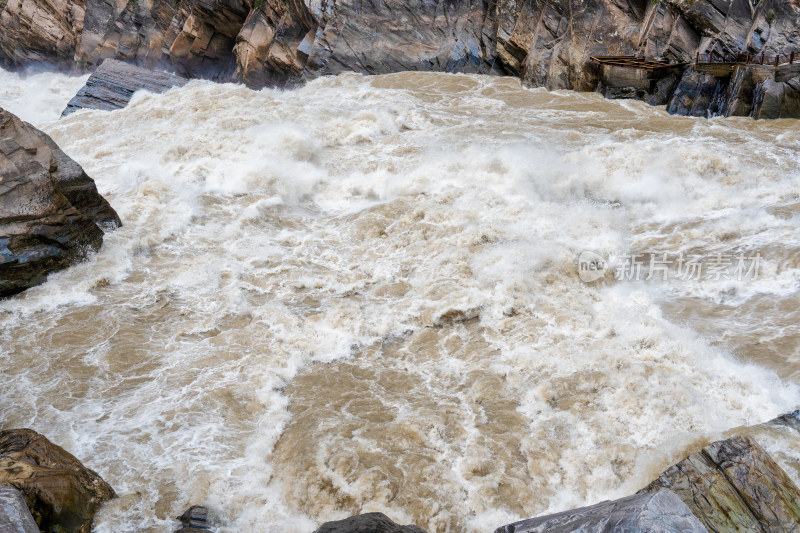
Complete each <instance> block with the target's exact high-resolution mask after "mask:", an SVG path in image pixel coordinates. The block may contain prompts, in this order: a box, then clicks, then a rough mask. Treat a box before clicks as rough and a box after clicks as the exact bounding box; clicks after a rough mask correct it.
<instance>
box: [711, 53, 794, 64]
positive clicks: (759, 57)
mask: <svg viewBox="0 0 800 533" xmlns="http://www.w3.org/2000/svg"><path fill="white" fill-rule="evenodd" d="M795 59H796V60H798V62H800V54H796V53H795V52H792V53H790V54H777V55H774V56H768V55H765V54H764V53H763V52H762V53H761V54H721V53H719V52H711V53H709V54H700V53H698V54H697V57H696V59H695V64H696V65H701V64H707V65H713V64H720V63H728V64H733V63H735V64H744V65H770V66H774V67H777V66H778V65H785V64H788V65H791V64H793V63H794V61H795Z"/></svg>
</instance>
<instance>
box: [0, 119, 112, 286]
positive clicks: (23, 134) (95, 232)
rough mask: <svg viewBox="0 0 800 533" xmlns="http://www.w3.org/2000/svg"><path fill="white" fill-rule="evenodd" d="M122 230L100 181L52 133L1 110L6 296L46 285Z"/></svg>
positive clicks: (1, 244) (1, 261)
mask: <svg viewBox="0 0 800 533" xmlns="http://www.w3.org/2000/svg"><path fill="white" fill-rule="evenodd" d="M119 225H121V222H120V219H119V217H118V216H117V213H116V212H115V211H114V210H113V209H112V208H111V206H110V205H109V204H108V202H107V201H106V200H105V199H104V198H103V197H102V196H100V194H99V193H98V192H97V187H96V186H95V184H94V181H93V180H92V179H91V178H90V177H89V176H87V175H86V173H85V172H84V171H83V168H81V166H80V165H78V164H77V163H76V162H75V161H73V160H72V159H70V158H69V157H68V156H67V155H66V154H65V153H64V152H63V151H62V150H61V149H60V148H59V147H58V146H57V145H56V143H55V142H53V140H52V139H51V138H50V137H48V136H47V135H46V134H45V133H43V132H41V131H39V130H37V129H36V128H34V127H33V126H31V125H30V124H28V123H26V122H23V121H21V120H19V119H18V118H17V117H16V116H14V115H12V114H11V113H9V112H8V111H5V110H3V109H2V108H0V297H3V296H10V295H12V294H15V293H18V292H20V291H23V290H25V289H27V288H29V287H32V286H34V285H38V284H40V283H43V282H44V280H45V279H46V277H47V275H48V274H49V273H51V272H55V271H57V270H61V269H63V268H65V267H67V266H69V265H70V264H72V263H74V262H76V261H79V260H81V259H83V258H84V257H85V256H86V255H87V254H88V253H89V252H91V251H95V250H97V249H99V248H100V246H101V244H102V242H103V229H101V228H104V229H113V228H114V227H117V226H119Z"/></svg>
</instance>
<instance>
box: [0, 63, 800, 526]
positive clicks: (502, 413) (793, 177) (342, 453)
mask: <svg viewBox="0 0 800 533" xmlns="http://www.w3.org/2000/svg"><path fill="white" fill-rule="evenodd" d="M0 75H2V76H4V78H3V79H4V80H7V81H6V83H5V84H4V86H5V87H6V88H5V89H3V90H4V91H5V93H3V94H11V93H12V92H14V91H17V92H19V91H22V90H23V88H24V90H26V91H28V92H33V91H34V90H42V87H44V90H45V91H47V90H50V89H49V88H50V87H61V86H62V85H61V84H60V83H61V82H63V86H64V87H66V86H67V85H69V84H70V83H72V82H73V81H74V80H71V79H69V78H66V77H63V76H62V77H58V76H55V75H47V76H48V77H46V78H42V80H44V81H42V82H41V84H39V85H37V84H33V85H26V84H29V83H30V80H31V79H32V78H28V79H22V78H18V77H14V75H11V74H8V73H2V72H0ZM12 87H13V88H12ZM37 88H38V89H37ZM64 99H67V95H64ZM54 100H55V99H54ZM62 100H63V99H62ZM2 102H3V99H2V98H0V105H3V104H2ZM65 103H66V102H65V101H60V102H55V101H53V103H52V105H50V104H48V106H49V108H48V109H45V107H48V106H44V105H43V106H42V107H41V109H39V110H38V111H36V113H38V114H39V115H38V116H41V117H50V116H53V113H55V109H56V108H60V107H62V106H63V105H64V104H65ZM56 104H57V105H56ZM59 111H60V110H59ZM632 118H636V119H637V120H639V121H640V122H639V123H638V124H639V125H638V126H637V125H636V123H634V126H631V119H632ZM42 120H44V119H42ZM48 120H49V119H48ZM42 124H44V125H43V127H44V128H45V131H46V132H47V133H49V134H50V135H51V136H53V138H54V139H55V140H56V142H58V143H59V145H60V146H62V148H63V149H64V150H65V151H66V152H67V153H68V154H70V155H71V156H72V157H73V158H75V159H76V160H77V161H78V162H79V163H81V164H82V165H83V166H84V167H85V169H86V170H87V172H88V173H89V175H90V176H92V177H93V178H94V179H95V180H96V182H97V185H98V189H99V190H100V191H101V193H102V194H104V195H105V196H106V198H107V199H108V200H109V201H110V202H111V204H112V205H113V206H114V207H115V208H116V209H117V211H118V213H119V214H120V216H121V218H122V220H123V222H124V226H123V227H122V228H120V229H119V230H117V231H116V232H114V233H110V234H108V235H106V237H105V243H104V245H103V248H102V249H101V250H100V251H99V252H98V253H97V254H95V255H93V256H92V257H91V258H90V260H89V261H87V262H85V263H82V264H80V265H76V266H74V267H72V268H70V269H68V270H65V271H62V272H60V273H57V274H53V275H51V276H50V278H49V279H48V282H47V283H46V284H44V285H42V286H40V287H36V288H34V289H31V290H29V291H27V292H26V293H24V294H23V295H20V296H18V297H15V298H13V299H10V300H7V301H4V302H2V304H0V328H1V329H0V331H2V333H1V334H0V335H1V336H0V338H2V341H1V342H2V357H0V365H2V367H3V374H2V377H0V380H2V388H0V390H2V392H0V404H1V405H2V406H3V408H2V418H0V423H1V424H2V426H3V427H11V426H28V427H32V428H34V429H37V430H38V431H41V432H44V433H45V434H46V435H47V436H48V437H50V438H51V439H52V440H54V441H55V442H58V443H59V444H61V445H63V446H64V447H66V448H67V449H69V450H70V451H72V452H73V453H74V454H75V455H76V456H78V457H80V458H81V459H84V460H85V461H86V463H87V464H88V465H89V466H90V467H92V468H94V469H95V470H97V471H99V472H100V473H101V474H102V475H103V476H104V477H105V478H106V479H107V480H108V481H109V482H110V483H111V484H112V485H113V486H114V487H115V489H116V490H117V492H118V493H119V494H120V498H119V499H117V500H115V501H114V502H111V503H110V504H108V505H107V506H106V507H104V509H103V510H102V511H101V513H100V515H99V516H98V518H97V521H96V525H95V530H96V531H109V532H111V531H113V532H115V533H118V532H124V531H170V530H171V528H172V527H173V526H174V517H175V516H176V515H177V514H180V512H182V511H183V509H185V508H186V507H188V506H189V505H191V504H198V503H204V504H207V505H209V506H211V507H212V508H214V509H216V510H218V513H219V516H218V517H217V519H218V520H219V521H220V522H221V523H222V524H223V526H222V530H224V531H279V530H280V531H298V532H299V531H310V530H313V528H314V527H315V525H316V524H318V523H319V522H320V521H322V520H328V519H333V518H341V517H343V516H347V515H349V514H352V513H354V512H358V511H368V510H381V511H383V512H386V513H387V514H389V516H391V517H392V518H394V519H396V520H398V521H403V522H415V523H417V524H418V525H420V526H422V527H425V528H427V529H428V530H429V531H431V532H432V533H433V532H439V531H449V530H450V531H485V530H487V529H488V528H490V527H491V528H493V527H497V526H499V525H501V524H502V523H505V522H508V521H511V520H514V519H517V518H522V517H525V516H528V515H533V514H538V513H542V512H547V511H558V510H562V509H564V508H567V507H574V506H579V505H584V504H588V503H593V502H596V501H599V500H601V499H604V498H609V497H614V496H622V495H624V494H628V493H630V492H632V491H635V490H636V489H638V488H640V487H641V486H642V485H644V484H646V483H647V482H648V481H649V480H650V479H651V478H652V476H653V475H654V474H657V473H658V471H659V470H660V469H662V468H664V467H666V466H668V465H669V464H671V463H672V462H674V461H675V460H677V459H680V457H679V454H680V453H681V452H682V451H683V450H684V449H685V448H686V447H687V446H688V445H689V444H691V443H692V442H693V441H694V440H696V439H697V438H700V437H704V436H706V435H710V434H715V433H718V432H721V431H724V430H725V429H727V428H729V427H733V426H737V425H742V424H752V423H757V422H761V421H764V420H767V419H769V418H771V417H773V416H775V415H777V414H779V413H781V412H784V411H787V410H790V409H792V408H794V407H795V406H797V405H798V403H800V389H799V388H798V385H797V383H796V382H794V381H792V380H783V381H782V380H781V379H779V378H778V377H777V376H776V374H775V372H773V371H771V370H768V369H766V368H764V367H761V366H756V365H754V364H753V363H751V362H748V361H747V360H742V359H737V358H735V357H733V356H732V355H731V353H730V351H729V350H728V349H726V348H725V347H721V346H716V345H714V344H713V343H712V342H710V341H709V340H708V339H706V338H703V337H702V336H700V335H698V334H697V333H696V332H694V331H692V329H691V326H692V323H691V321H689V322H688V323H685V324H676V321H674V320H671V319H670V318H669V317H665V316H664V314H663V311H662V304H663V303H664V302H666V301H670V300H672V299H677V298H689V297H693V298H701V299H703V300H704V301H711V302H720V301H722V299H724V298H726V297H725V295H726V294H729V293H730V291H731V288H732V287H733V289H735V291H736V294H737V298H740V299H743V300H747V299H749V298H752V297H754V296H755V295H763V294H770V293H774V294H780V295H783V296H786V297H789V296H794V295H795V294H796V293H797V292H798V291H797V280H798V277H797V271H798V268H797V267H794V268H787V264H786V262H785V261H786V259H785V258H781V257H779V256H778V255H776V254H772V255H770V254H767V253H766V251H767V250H770V249H773V248H780V247H782V246H784V247H785V246H787V244H789V243H794V242H796V234H797V232H796V222H797V217H796V216H794V217H792V216H789V217H788V218H787V216H786V215H785V214H777V215H776V214H775V213H774V212H773V211H774V208H775V206H781V205H788V206H790V207H789V210H790V211H791V205H793V204H792V203H791V202H792V200H791V198H789V196H787V191H789V190H797V185H798V180H800V173H799V172H798V171H797V167H796V162H797V160H796V157H797V156H796V154H795V152H794V150H796V148H797V145H798V142H800V138H798V137H797V136H796V134H795V133H794V132H793V130H792V129H791V128H790V127H787V126H786V125H784V124H782V123H776V125H774V126H771V125H769V124H764V123H754V122H744V121H738V120H732V121H729V122H721V121H697V120H694V119H681V118H677V117H669V116H667V115H665V114H664V113H663V111H661V110H657V109H654V108H650V107H648V106H645V105H643V104H640V103H620V102H608V101H605V100H602V99H600V98H598V97H597V95H585V94H574V93H568V92H555V93H548V92H546V91H542V90H525V89H522V88H520V87H519V83H518V82H516V81H514V80H510V79H498V78H488V77H480V76H449V75H435V74H419V73H406V74H399V75H392V76H381V77H375V78H365V77H361V76H357V75H343V76H339V77H337V78H326V79H319V80H315V81H314V82H312V83H310V84H308V85H307V86H305V87H303V88H300V89H297V90H293V91H276V90H263V91H251V90H248V89H246V88H244V87H241V86H234V85H218V84H211V83H207V82H192V83H190V84H188V85H187V86H185V87H183V88H180V89H173V90H171V91H169V92H168V93H166V94H163V95H153V94H146V93H142V94H138V95H137V96H136V97H135V98H134V99H133V100H132V102H131V104H130V105H129V106H128V107H127V108H126V109H124V110H120V111H114V112H101V111H81V112H79V113H76V114H74V115H70V116H69V117H67V118H65V119H62V120H59V121H58V122H44V121H43V122H42ZM776 138H777V139H778V140H777V141H775V139H776ZM742 142H748V143H749V146H751V147H752V150H748V151H746V153H745V154H744V155H742V150H741V143H742ZM748 154H759V156H758V157H754V156H752V155H748ZM792 239H794V240H792ZM791 246H794V244H790V247H791ZM587 249H591V250H596V251H598V252H600V253H610V252H613V251H620V250H622V251H625V250H638V251H646V252H647V251H669V252H674V253H677V252H681V251H692V250H694V251H697V250H699V251H702V252H703V253H707V254H710V253H715V252H717V251H720V250H728V249H732V250H748V251H749V250H753V249H760V250H764V251H765V254H764V255H765V263H764V276H763V278H761V279H759V280H757V281H755V282H751V281H747V282H741V283H736V282H727V283H715V282H713V281H706V280H701V281H698V282H696V283H686V284H681V283H664V284H657V283H636V282H613V281H612V280H610V279H609V280H608V281H607V282H605V283H597V284H593V285H589V284H585V283H583V282H582V281H580V279H579V277H578V274H577V270H576V264H577V257H578V255H579V254H580V252H581V251H583V250H587ZM725 301H730V297H727V300H725ZM737 301H738V300H737ZM768 318H769V317H764V316H754V317H752V319H751V320H752V322H751V323H753V324H760V323H763V322H764V321H765V320H767V319H768ZM721 320H722V321H723V322H724V317H723V318H722V319H721ZM724 327H733V325H730V324H727V323H726V324H725V325H724ZM31 391H36V392H35V393H32V392H31ZM492 424H495V425H492ZM775 446H777V445H775Z"/></svg>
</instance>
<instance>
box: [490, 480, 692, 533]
mask: <svg viewBox="0 0 800 533" xmlns="http://www.w3.org/2000/svg"><path fill="white" fill-rule="evenodd" d="M618 531H624V532H625V533H707V531H706V528H705V527H703V524H701V523H700V521H699V520H697V518H696V517H695V516H694V515H693V514H692V512H691V511H690V510H689V508H688V507H686V505H684V503H683V502H682V501H681V500H680V499H679V498H678V497H677V496H676V495H675V494H674V493H672V492H670V491H668V490H661V491H658V492H654V493H652V494H636V495H634V496H628V497H626V498H620V499H619V500H614V501H607V502H602V503H598V504H596V505H590V506H588V507H581V508H580V509H573V510H571V511H564V512H563V513H556V514H551V515H546V516H540V517H537V518H529V519H527V520H522V521H520V522H515V523H513V524H508V525H506V526H503V527H500V528H498V529H497V530H496V531H495V533H545V532H547V533H571V532H586V533H589V532H591V533H612V532H618Z"/></svg>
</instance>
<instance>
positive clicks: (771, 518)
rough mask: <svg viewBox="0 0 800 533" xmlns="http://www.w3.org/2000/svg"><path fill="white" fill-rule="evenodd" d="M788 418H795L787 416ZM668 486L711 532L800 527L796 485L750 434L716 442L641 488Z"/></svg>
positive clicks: (649, 490)
mask: <svg viewBox="0 0 800 533" xmlns="http://www.w3.org/2000/svg"><path fill="white" fill-rule="evenodd" d="M786 420H787V422H788V423H792V422H791V420H794V418H793V417H792V416H791V415H789V417H788V418H787V419H786ZM664 488H667V489H670V490H672V491H673V492H674V493H675V494H676V495H677V496H678V497H679V498H680V499H681V500H682V501H683V502H684V503H685V504H686V506H687V507H689V509H691V511H692V513H694V515H695V516H697V517H698V518H700V519H701V521H702V522H703V523H704V525H705V526H706V528H707V529H708V530H709V531H731V532H733V531H741V532H745V531H763V532H789V531H800V490H799V489H798V488H797V486H795V484H794V483H793V482H792V480H791V479H790V478H789V477H788V476H787V475H786V473H785V472H784V471H783V470H782V469H781V468H780V467H779V466H778V465H777V464H776V463H775V461H774V460H773V459H772V458H771V457H770V456H769V455H768V454H767V453H766V452H765V451H764V450H763V449H762V448H761V446H759V445H758V443H756V442H755V441H754V440H753V439H750V438H748V437H734V438H731V439H727V440H723V441H718V442H714V443H712V444H710V445H708V446H706V447H705V448H703V450H702V451H700V452H698V453H695V454H692V455H690V456H689V457H687V458H686V459H684V460H683V461H681V462H679V463H677V464H676V465H674V466H672V467H670V468H668V469H667V470H666V471H665V472H664V473H663V474H661V476H659V478H658V479H656V480H655V481H654V482H653V483H651V484H650V485H648V486H647V487H646V488H644V489H642V491H641V492H642V493H648V492H655V491H660V490H662V489H664Z"/></svg>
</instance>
